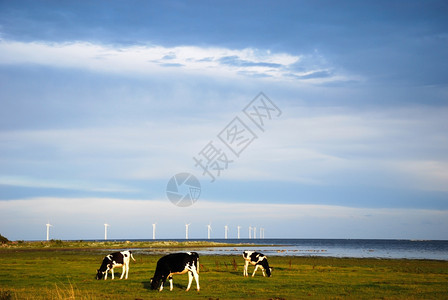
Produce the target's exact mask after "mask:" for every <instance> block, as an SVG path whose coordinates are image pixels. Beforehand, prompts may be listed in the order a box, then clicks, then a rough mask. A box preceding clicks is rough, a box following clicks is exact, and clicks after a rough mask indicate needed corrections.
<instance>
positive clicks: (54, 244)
mask: <svg viewBox="0 0 448 300" xmlns="http://www.w3.org/2000/svg"><path fill="white" fill-rule="evenodd" d="M50 243H51V245H52V246H62V244H63V243H64V242H63V241H61V240H50Z"/></svg>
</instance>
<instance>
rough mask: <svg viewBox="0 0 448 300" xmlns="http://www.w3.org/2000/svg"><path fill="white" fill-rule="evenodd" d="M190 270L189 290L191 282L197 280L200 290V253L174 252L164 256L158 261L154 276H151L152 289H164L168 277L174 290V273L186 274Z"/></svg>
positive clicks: (171, 288)
mask: <svg viewBox="0 0 448 300" xmlns="http://www.w3.org/2000/svg"><path fill="white" fill-rule="evenodd" d="M187 272H188V286H187V290H186V291H187V292H188V291H189V290H190V286H191V283H192V282H193V276H194V280H196V285H197V289H198V291H199V255H198V254H197V253H196V252H187V253H173V254H168V255H165V256H163V257H162V258H160V259H159V261H158V262H157V267H156V271H155V273H154V277H153V278H151V289H153V290H156V289H158V290H159V292H161V291H162V290H163V285H164V284H165V281H166V279H167V278H168V280H169V281H170V291H172V290H173V274H185V273H187Z"/></svg>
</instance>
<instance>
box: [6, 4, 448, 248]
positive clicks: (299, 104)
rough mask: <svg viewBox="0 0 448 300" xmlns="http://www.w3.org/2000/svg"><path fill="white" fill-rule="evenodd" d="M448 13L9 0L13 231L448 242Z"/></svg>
mask: <svg viewBox="0 0 448 300" xmlns="http://www.w3.org/2000/svg"><path fill="white" fill-rule="evenodd" d="M447 15H448V4H447V3H446V1H412V0H411V1H337V2H335V1H218V2H213V3H212V2H210V1H188V2H184V1H116V0H115V1H94V2H92V1H88V2H87V1H22V0H19V1H0V214H1V216H2V217H1V218H0V234H2V235H4V236H6V237H7V238H9V239H10V240H43V239H45V238H46V226H45V224H47V223H51V224H52V225H53V226H52V227H51V229H50V237H51V238H54V239H62V240H80V239H84V240H86V239H102V238H103V237H104V224H105V223H107V224H109V225H110V226H109V227H108V237H109V238H110V239H147V238H152V224H153V223H156V224H157V225H156V226H157V227H156V228H157V231H156V232H157V233H156V238H160V239H182V238H184V237H185V224H190V227H189V237H190V238H192V239H199V238H206V237H207V224H211V226H212V238H224V226H225V225H228V226H229V234H228V236H229V238H235V237H236V235H237V226H241V228H242V229H241V237H242V238H247V237H248V235H249V226H250V227H256V228H257V234H258V230H259V229H260V228H264V232H265V238H344V239H345V238H348V239H352V238H361V239H369V238H373V239H445V240H446V239H448V134H447V133H448V121H447V120H448V57H447V53H448V19H447V18H446V16H447ZM181 173H186V174H188V176H190V175H191V176H192V177H191V178H196V179H197V181H198V182H199V184H200V187H199V188H198V186H192V185H188V184H187V182H182V180H180V181H179V180H178V181H176V182H177V184H178V190H177V191H174V194H176V192H177V195H180V197H183V196H184V195H187V198H186V200H188V199H189V198H188V196H189V195H190V196H191V195H193V192H194V191H195V193H194V196H192V197H193V199H192V201H191V202H189V203H188V204H191V205H189V206H186V207H183V206H179V205H175V204H174V203H173V202H172V201H171V200H173V199H172V198H170V197H171V196H172V195H173V194H172V193H171V194H170V193H167V191H168V192H173V190H171V189H172V188H173V186H172V185H169V184H168V183H169V182H170V180H171V179H172V178H177V179H179V178H181V177H176V175H177V174H181ZM173 180H174V179H173ZM175 186H176V185H175ZM191 187H193V188H194V187H196V188H197V189H191ZM198 191H199V193H198ZM176 199H177V200H178V198H176ZM177 200H175V201H174V202H176V201H177Z"/></svg>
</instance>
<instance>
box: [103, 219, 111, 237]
mask: <svg viewBox="0 0 448 300" xmlns="http://www.w3.org/2000/svg"><path fill="white" fill-rule="evenodd" d="M109 226H110V225H109V224H106V223H104V240H107V227H109Z"/></svg>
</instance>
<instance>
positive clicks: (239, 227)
mask: <svg viewBox="0 0 448 300" xmlns="http://www.w3.org/2000/svg"><path fill="white" fill-rule="evenodd" d="M236 228H238V239H240V229H241V226H240V225H238V226H237V227H236Z"/></svg>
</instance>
